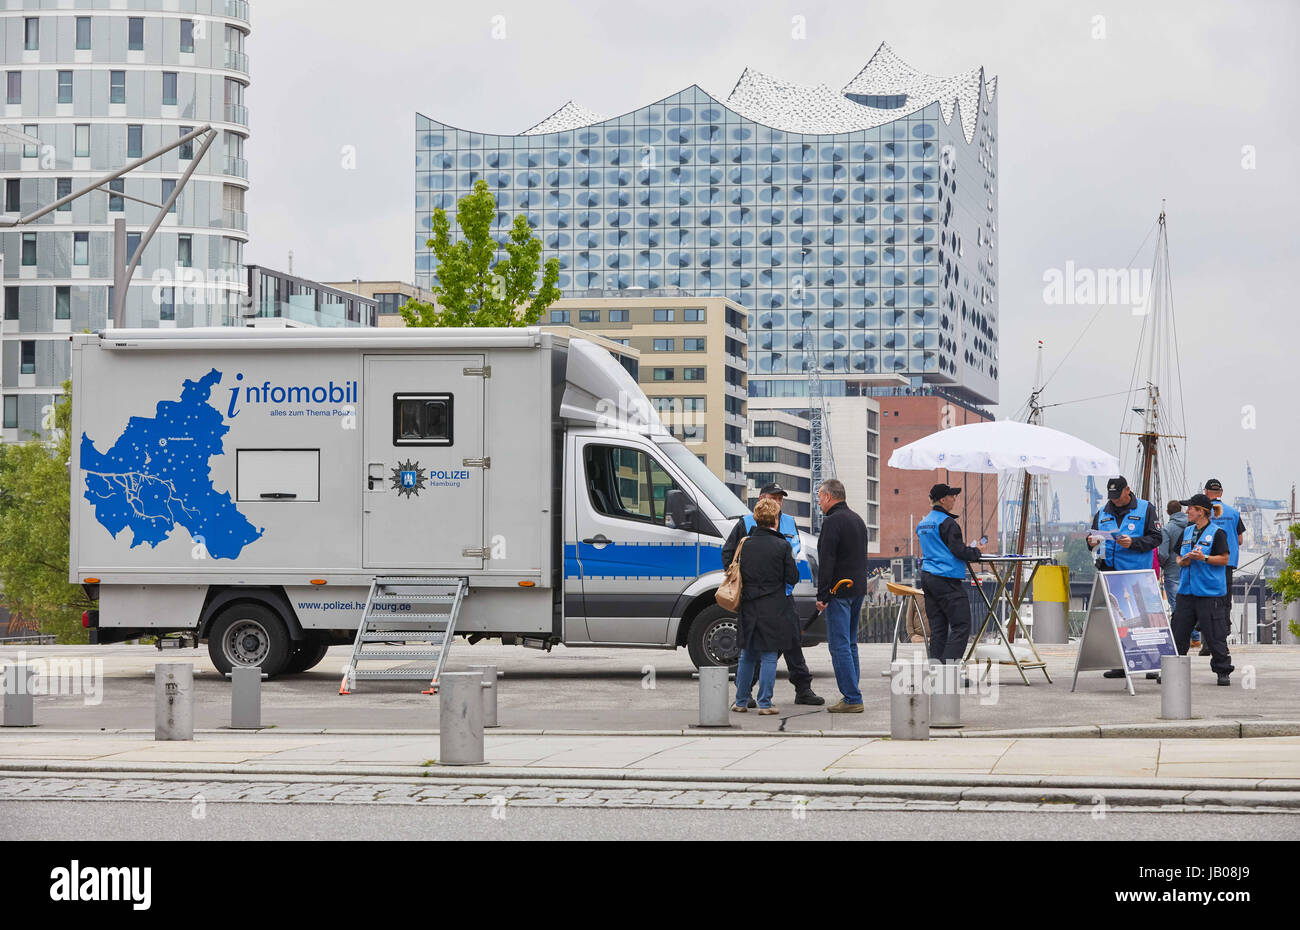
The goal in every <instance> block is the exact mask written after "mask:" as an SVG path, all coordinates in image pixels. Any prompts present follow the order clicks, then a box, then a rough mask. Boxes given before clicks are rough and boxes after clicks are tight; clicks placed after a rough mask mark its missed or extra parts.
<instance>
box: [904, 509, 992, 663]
mask: <svg viewBox="0 0 1300 930" xmlns="http://www.w3.org/2000/svg"><path fill="white" fill-rule="evenodd" d="M960 493H961V488H952V487H949V486H948V485H946V484H936V485H935V486H934V487H932V488H930V512H929V513H928V514H926V515H925V517H924V519H922V520H921V522H920V523H918V524H917V525H916V537H917V539H918V540H920V542H921V590H922V591H923V592H925V614H926V616H927V617H928V618H929V620H930V658H931V659H936V660H938V661H940V662H959V661H961V657H962V653H964V652H965V651H966V640H967V639H968V638H969V637H970V599H969V597H968V596H967V593H966V585H965V583H964V582H965V579H966V563H968V562H978V561H979V560H980V558H981V557H982V553H981V552H980V550H979V548H978V547H976V546H968V545H966V543H965V541H964V537H963V536H962V532H961V527H960V526H959V525H958V523H957V518H956V517H955V516H954V515H953V513H952V509H953V508H954V507H956V506H957V495H958V494H960Z"/></svg>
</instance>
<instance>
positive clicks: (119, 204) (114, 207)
mask: <svg viewBox="0 0 1300 930" xmlns="http://www.w3.org/2000/svg"><path fill="white" fill-rule="evenodd" d="M125 188H126V181H124V180H123V179H122V178H114V179H113V180H112V181H109V182H108V189H109V190H110V191H117V192H118V193H119V194H120V193H122V192H123V190H124V189H125ZM125 205H126V201H125V200H123V199H122V198H121V197H114V196H113V195H112V194H109V195H108V210H109V212H110V213H121V212H122V209H123V207H124V206H125Z"/></svg>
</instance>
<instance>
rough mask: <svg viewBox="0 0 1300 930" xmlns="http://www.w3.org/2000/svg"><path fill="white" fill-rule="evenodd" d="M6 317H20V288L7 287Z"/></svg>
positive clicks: (13, 318) (12, 318)
mask: <svg viewBox="0 0 1300 930" xmlns="http://www.w3.org/2000/svg"><path fill="white" fill-rule="evenodd" d="M5 319H6V320H16V319H18V288H16V287H6V288H5Z"/></svg>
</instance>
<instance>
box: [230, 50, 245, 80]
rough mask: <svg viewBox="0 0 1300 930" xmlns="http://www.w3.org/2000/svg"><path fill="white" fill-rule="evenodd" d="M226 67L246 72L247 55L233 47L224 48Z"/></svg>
mask: <svg viewBox="0 0 1300 930" xmlns="http://www.w3.org/2000/svg"><path fill="white" fill-rule="evenodd" d="M226 67H227V68H228V69H230V70H231V71H240V72H243V73H244V74H247V73H248V56H247V55H245V54H244V53H243V52H237V51H235V50H234V49H233V48H228V49H226Z"/></svg>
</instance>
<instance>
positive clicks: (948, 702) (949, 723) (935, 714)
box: [930, 662, 962, 729]
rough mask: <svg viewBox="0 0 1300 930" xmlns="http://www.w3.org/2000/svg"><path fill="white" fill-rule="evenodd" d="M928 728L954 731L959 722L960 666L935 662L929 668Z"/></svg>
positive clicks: (959, 724)
mask: <svg viewBox="0 0 1300 930" xmlns="http://www.w3.org/2000/svg"><path fill="white" fill-rule="evenodd" d="M930 674H931V687H930V726H932V727H935V728H937V729H956V728H957V727H960V726H961V725H962V722H961V680H962V670H961V665H960V664H959V663H957V662H936V663H935V664H933V665H931V666H930Z"/></svg>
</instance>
